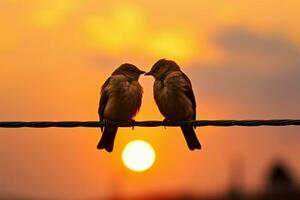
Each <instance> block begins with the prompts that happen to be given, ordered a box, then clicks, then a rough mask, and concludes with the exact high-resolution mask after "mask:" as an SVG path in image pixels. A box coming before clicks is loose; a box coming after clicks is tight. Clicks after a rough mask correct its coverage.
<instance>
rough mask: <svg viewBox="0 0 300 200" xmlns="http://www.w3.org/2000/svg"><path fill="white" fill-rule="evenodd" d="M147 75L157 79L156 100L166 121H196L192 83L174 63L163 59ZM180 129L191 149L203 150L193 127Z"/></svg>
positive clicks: (155, 87)
mask: <svg viewBox="0 0 300 200" xmlns="http://www.w3.org/2000/svg"><path fill="white" fill-rule="evenodd" d="M145 75H152V76H154V78H155V82H154V99H155V101H156V104H157V105H158V108H159V111H160V112H161V114H162V115H163V116H164V117H165V120H195V119H196V101H195V97H194V93H193V89H192V84H191V81H190V80H189V78H188V77H187V76H186V75H185V74H184V73H183V72H182V71H181V70H180V67H179V66H178V65H177V64H176V63H175V62H174V61H171V60H166V59H161V60H159V61H157V62H156V63H155V64H154V65H153V67H152V69H151V70H150V72H148V73H146V74H145ZM180 127H181V130H182V132H183V135H184V137H185V140H186V143H187V145H188V147H189V149H190V150H194V149H201V145H200V143H199V141H198V139H197V136H196V134H195V131H194V129H193V127H192V126H191V125H183V126H180Z"/></svg>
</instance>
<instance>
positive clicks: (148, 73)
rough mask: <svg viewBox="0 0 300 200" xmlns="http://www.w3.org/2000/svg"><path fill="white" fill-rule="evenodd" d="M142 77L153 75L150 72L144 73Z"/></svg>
mask: <svg viewBox="0 0 300 200" xmlns="http://www.w3.org/2000/svg"><path fill="white" fill-rule="evenodd" d="M144 75H145V76H151V75H153V73H152V72H151V71H150V72H147V73H145V74H144Z"/></svg>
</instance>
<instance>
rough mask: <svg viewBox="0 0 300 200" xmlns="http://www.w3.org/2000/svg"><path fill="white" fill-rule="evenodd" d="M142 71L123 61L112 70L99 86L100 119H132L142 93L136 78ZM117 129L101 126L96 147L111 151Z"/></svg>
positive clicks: (139, 103) (137, 108)
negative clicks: (100, 133)
mask: <svg viewBox="0 0 300 200" xmlns="http://www.w3.org/2000/svg"><path fill="white" fill-rule="evenodd" d="M144 73H145V72H144V71H142V70H140V69H139V68H137V67H136V66H135V65H133V64H129V63H124V64H122V65H120V66H119V67H118V68H117V69H115V70H114V71H113V73H112V74H111V76H110V77H109V78H108V79H107V80H106V81H105V82H104V84H103V86H102V88H101V92H100V101H99V109H98V114H99V118H100V121H106V122H108V121H134V120H133V118H134V116H135V115H136V114H137V113H138V111H139V109H140V107H141V104H142V95H143V88H142V86H141V85H140V84H139V82H138V80H139V77H140V75H141V74H144ZM117 130H118V127H117V126H105V127H104V128H103V127H101V131H102V132H103V134H102V137H101V139H100V141H99V143H98V145H97V149H105V150H106V151H108V152H112V151H113V148H114V141H115V137H116V133H117Z"/></svg>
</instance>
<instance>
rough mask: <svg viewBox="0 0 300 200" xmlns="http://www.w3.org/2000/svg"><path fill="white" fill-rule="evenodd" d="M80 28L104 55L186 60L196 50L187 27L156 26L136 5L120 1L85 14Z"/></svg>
mask: <svg viewBox="0 0 300 200" xmlns="http://www.w3.org/2000/svg"><path fill="white" fill-rule="evenodd" d="M83 29H84V31H85V35H86V37H87V43H88V45H89V47H91V48H94V49H97V50H98V51H99V52H101V53H102V54H105V55H113V56H117V55H128V54H134V55H139V56H140V57H152V58H153V57H156V58H161V57H169V58H172V59H176V60H187V59H190V58H191V57H193V56H194V52H195V51H196V50H197V48H196V46H195V45H194V43H195V37H194V36H193V34H192V31H191V30H189V29H187V28H181V27H179V26H171V27H170V26H168V27H165V26H159V27H157V26H156V24H152V23H151V22H150V21H149V19H148V18H147V16H146V15H145V13H144V11H143V10H142V9H140V7H138V6H135V5H132V4H129V3H124V2H123V3H117V4H113V6H112V7H111V8H110V9H108V11H107V12H106V13H104V14H98V13H97V14H96V13H95V14H90V15H89V16H87V17H85V19H84V27H83Z"/></svg>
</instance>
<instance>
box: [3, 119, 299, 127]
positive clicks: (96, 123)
mask: <svg viewBox="0 0 300 200" xmlns="http://www.w3.org/2000/svg"><path fill="white" fill-rule="evenodd" d="M182 125H192V126H194V127H196V126H292V125H294V126H300V119H271V120H197V121H196V120H195V121H126V122H114V121H100V122H99V121H29V122H26V121H2V122H0V128H23V127H28V128H50V127H59V128H76V127H87V128H97V127H105V126H118V127H134V126H142V127H156V126H173V127H174V126H182Z"/></svg>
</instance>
